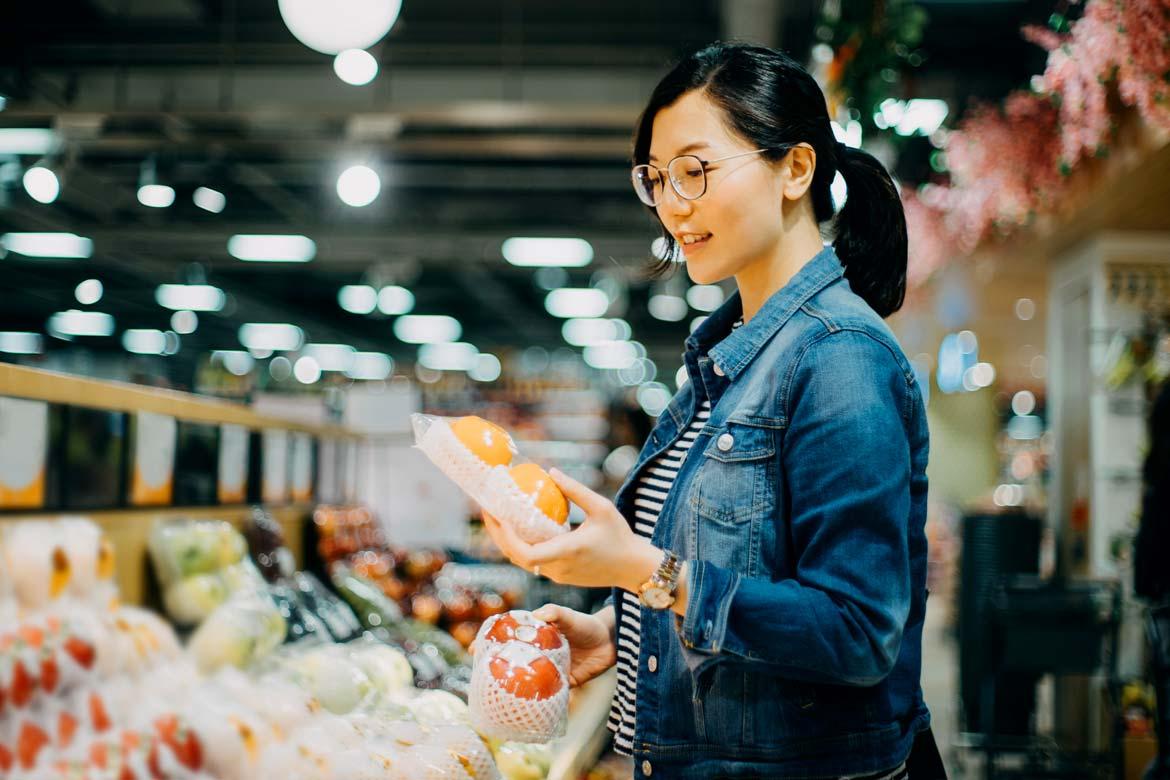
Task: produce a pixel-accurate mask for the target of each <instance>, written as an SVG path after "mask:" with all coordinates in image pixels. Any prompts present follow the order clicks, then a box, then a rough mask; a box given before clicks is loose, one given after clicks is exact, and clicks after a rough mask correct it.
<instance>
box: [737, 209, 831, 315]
mask: <svg viewBox="0 0 1170 780" xmlns="http://www.w3.org/2000/svg"><path fill="white" fill-rule="evenodd" d="M824 247H825V244H824V241H823V240H822V239H821V233H820V230H819V229H818V228H817V224H816V222H814V221H811V220H809V221H807V222H802V224H801V227H800V228H798V229H797V230H794V231H792V232H791V233H788V234H786V235H785V236H784V239H783V241H782V242H780V243H779V244H778V245H777V246H776V248H775V250H774V251H773V252H772V253H771V254H769V255H768V256H767V257H763V258H761V259H760V260H758V261H756V262H754V263H752V264H751V265H748V266H747V267H745V268H743V269H742V270H741V271H740V272H739V273H737V274H736V275H735V284H736V286H737V287H738V288H739V299H740V302H741V303H742V304H743V321H744V322H745V323H746V322H750V321H751V319H752V317H754V316H756V312H758V311H759V310H760V308H761V307H762V306H763V305H764V302H765V301H767V300H768V299H769V298H771V297H772V295H773V294H774V293H775V292H776V291H777V290H779V289H781V288H782V287H784V285H786V284H788V282H789V281H790V280H791V279H792V277H794V276H796V274H797V273H799V272H800V269H801V268H804V266H805V265H806V264H807V263H808V261H809V260H812V259H813V258H814V257H816V256H817V253H818V252H820V251H821V250H822V249H824Z"/></svg>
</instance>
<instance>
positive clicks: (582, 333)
mask: <svg viewBox="0 0 1170 780" xmlns="http://www.w3.org/2000/svg"><path fill="white" fill-rule="evenodd" d="M629 335H630V334H629V333H626V334H625V335H624V336H623V335H622V333H621V332H620V329H619V328H618V326H617V324H616V322H615V321H614V320H603V319H597V318H591V319H582V318H575V319H571V320H565V324H564V325H562V326H561V336H563V337H564V339H565V341H566V342H567V343H569V344H572V345H573V346H574V347H588V346H592V345H594V344H603V343H605V342H607V341H620V340H622V339H623V338H628V337H629Z"/></svg>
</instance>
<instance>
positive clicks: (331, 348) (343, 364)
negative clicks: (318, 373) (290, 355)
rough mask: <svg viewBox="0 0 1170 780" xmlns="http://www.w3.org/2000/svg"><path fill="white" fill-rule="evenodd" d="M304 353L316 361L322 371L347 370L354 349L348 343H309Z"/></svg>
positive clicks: (351, 360) (350, 363) (351, 363)
mask: <svg viewBox="0 0 1170 780" xmlns="http://www.w3.org/2000/svg"><path fill="white" fill-rule="evenodd" d="M304 351H305V354H306V355H308V356H309V357H311V358H313V360H315V361H317V365H318V366H320V367H321V370H322V371H347V370H349V367H350V366H351V365H353V356H354V354H355V353H356V350H355V349H354V348H353V347H351V346H349V345H348V344H309V345H308V346H306V347H305V350H304Z"/></svg>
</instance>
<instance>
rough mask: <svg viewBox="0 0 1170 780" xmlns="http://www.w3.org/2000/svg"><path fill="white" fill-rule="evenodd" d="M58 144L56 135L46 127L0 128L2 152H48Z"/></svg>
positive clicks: (0, 148)
mask: <svg viewBox="0 0 1170 780" xmlns="http://www.w3.org/2000/svg"><path fill="white" fill-rule="evenodd" d="M55 144H56V135H55V134H54V133H53V131H52V130H50V129H48V128H45V127H3V128H0V154H3V155H10V154H11V155H16V154H28V155H33V154H48V153H49V152H51V151H53V147H54V145H55Z"/></svg>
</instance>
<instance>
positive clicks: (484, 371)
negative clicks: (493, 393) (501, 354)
mask: <svg viewBox="0 0 1170 780" xmlns="http://www.w3.org/2000/svg"><path fill="white" fill-rule="evenodd" d="M501 370H502V367H501V366H500V359H499V358H498V357H496V356H495V355H492V354H490V353H488V352H482V353H480V355H479V357H477V358H476V359H475V365H473V366H472V367H471V370H470V371H468V372H467V375H468V376H469V377H471V378H472V379H474V380H475V381H476V382H494V381H496V380H497V379H499V378H500V372H501Z"/></svg>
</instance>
